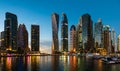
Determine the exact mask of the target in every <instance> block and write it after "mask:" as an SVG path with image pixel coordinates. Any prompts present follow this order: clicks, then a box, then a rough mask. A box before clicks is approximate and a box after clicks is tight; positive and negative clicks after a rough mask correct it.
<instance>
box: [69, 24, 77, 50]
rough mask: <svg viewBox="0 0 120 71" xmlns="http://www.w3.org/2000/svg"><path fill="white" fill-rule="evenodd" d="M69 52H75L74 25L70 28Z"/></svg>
mask: <svg viewBox="0 0 120 71" xmlns="http://www.w3.org/2000/svg"><path fill="white" fill-rule="evenodd" d="M70 52H76V28H75V26H74V25H72V26H71V28H70Z"/></svg>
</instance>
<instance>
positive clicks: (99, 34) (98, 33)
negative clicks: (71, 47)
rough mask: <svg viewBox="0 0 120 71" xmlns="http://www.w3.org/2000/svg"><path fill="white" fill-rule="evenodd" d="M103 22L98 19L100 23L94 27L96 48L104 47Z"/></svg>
mask: <svg viewBox="0 0 120 71" xmlns="http://www.w3.org/2000/svg"><path fill="white" fill-rule="evenodd" d="M102 29H103V25H102V20H101V19H98V22H97V23H95V26H94V40H95V48H101V47H102Z"/></svg>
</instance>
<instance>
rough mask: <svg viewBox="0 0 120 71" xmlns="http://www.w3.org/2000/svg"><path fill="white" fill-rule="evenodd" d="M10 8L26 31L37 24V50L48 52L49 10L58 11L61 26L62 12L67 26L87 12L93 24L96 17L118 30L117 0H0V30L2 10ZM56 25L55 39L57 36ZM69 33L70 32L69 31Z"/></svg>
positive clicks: (119, 5) (0, 28) (119, 8)
mask: <svg viewBox="0 0 120 71" xmlns="http://www.w3.org/2000/svg"><path fill="white" fill-rule="evenodd" d="M6 12H11V13H14V14H16V15H17V17H18V23H19V24H21V23H24V24H25V25H26V28H27V30H28V32H29V42H30V34H31V33H30V32H31V24H38V25H40V46H41V50H43V51H46V52H49V53H50V52H51V44H52V43H51V42H52V24H51V14H52V13H53V12H55V13H58V14H59V16H60V22H59V26H61V18H62V13H63V12H64V13H66V15H67V17H68V25H69V30H70V26H71V25H73V24H74V25H77V23H78V20H79V18H80V16H82V15H83V14H85V13H89V14H90V15H91V18H92V20H93V24H95V22H97V20H98V18H101V19H102V22H103V24H104V25H110V28H111V29H112V28H114V30H115V31H116V33H117V36H118V34H120V0H0V32H1V31H3V30H4V20H5V13H6ZM60 30H61V27H59V41H60V40H61V39H60V36H61V34H60V33H61V31H60ZM69 34H70V33H69Z"/></svg>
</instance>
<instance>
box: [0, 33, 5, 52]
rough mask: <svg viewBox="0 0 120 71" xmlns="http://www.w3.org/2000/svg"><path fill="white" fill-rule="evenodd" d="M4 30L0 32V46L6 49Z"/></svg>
mask: <svg viewBox="0 0 120 71" xmlns="http://www.w3.org/2000/svg"><path fill="white" fill-rule="evenodd" d="M4 41H5V40H4V31H2V32H0V48H1V50H5V46H4Z"/></svg>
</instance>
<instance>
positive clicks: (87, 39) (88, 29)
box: [80, 14, 93, 51]
mask: <svg viewBox="0 0 120 71" xmlns="http://www.w3.org/2000/svg"><path fill="white" fill-rule="evenodd" d="M80 21H81V22H80V23H81V24H82V43H83V49H85V50H87V51H89V50H90V49H92V48H93V24H92V20H91V16H90V15H89V14H84V15H83V16H82V17H81V19H80Z"/></svg>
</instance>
